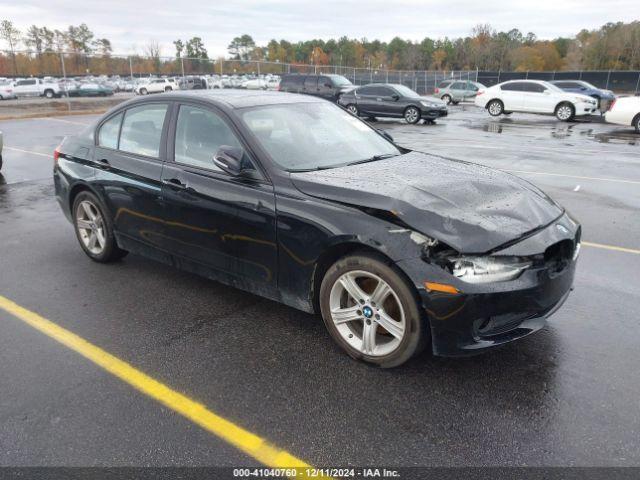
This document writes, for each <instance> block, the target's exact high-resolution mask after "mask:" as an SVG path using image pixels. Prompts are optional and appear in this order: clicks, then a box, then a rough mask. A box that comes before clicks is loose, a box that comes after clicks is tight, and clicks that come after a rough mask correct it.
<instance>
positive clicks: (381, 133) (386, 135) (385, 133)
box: [376, 128, 394, 143]
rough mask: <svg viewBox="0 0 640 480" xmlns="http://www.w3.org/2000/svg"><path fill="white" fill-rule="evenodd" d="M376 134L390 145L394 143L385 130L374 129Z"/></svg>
mask: <svg viewBox="0 0 640 480" xmlns="http://www.w3.org/2000/svg"><path fill="white" fill-rule="evenodd" d="M376 132H378V133H379V134H380V135H382V136H383V137H384V138H386V139H387V140H389V141H390V142H391V143H394V141H393V137H392V136H391V135H390V134H389V132H387V131H386V130H382V129H380V128H376Z"/></svg>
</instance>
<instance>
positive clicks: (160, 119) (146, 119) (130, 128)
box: [120, 104, 167, 158]
mask: <svg viewBox="0 0 640 480" xmlns="http://www.w3.org/2000/svg"><path fill="white" fill-rule="evenodd" d="M166 113H167V105H166V104H151V105H144V106H141V107H134V108H130V109H129V110H127V111H126V113H125V116H124V121H123V122H122V133H121V134H120V150H122V151H124V152H129V153H134V154H136V155H144V156H147V157H155V158H158V157H159V156H160V139H161V138H162V126H163V125H164V118H165V116H166Z"/></svg>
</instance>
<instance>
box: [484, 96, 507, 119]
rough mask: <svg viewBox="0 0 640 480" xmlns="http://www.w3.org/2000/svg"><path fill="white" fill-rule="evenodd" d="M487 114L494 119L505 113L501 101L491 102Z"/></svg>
mask: <svg viewBox="0 0 640 480" xmlns="http://www.w3.org/2000/svg"><path fill="white" fill-rule="evenodd" d="M487 112H489V115H491V116H492V117H499V116H500V115H502V114H503V113H504V104H503V103H502V101H501V100H491V101H490V102H489V103H487Z"/></svg>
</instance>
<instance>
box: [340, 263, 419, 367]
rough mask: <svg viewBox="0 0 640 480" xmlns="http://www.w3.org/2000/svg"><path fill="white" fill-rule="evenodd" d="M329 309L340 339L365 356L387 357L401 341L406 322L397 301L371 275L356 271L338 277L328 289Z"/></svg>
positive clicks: (392, 294) (386, 288) (387, 288)
mask: <svg viewBox="0 0 640 480" xmlns="http://www.w3.org/2000/svg"><path fill="white" fill-rule="evenodd" d="M329 308H330V312H331V319H332V321H333V323H334V324H335V327H336V330H337V331H338V333H339V335H340V336H341V337H342V339H343V340H344V341H345V342H346V343H348V344H349V345H350V346H351V347H352V348H354V349H356V350H358V351H359V352H361V353H363V354H365V355H368V356H372V357H381V356H385V355H389V354H390V353H392V352H394V351H395V350H396V349H397V348H398V347H399V346H400V343H401V342H402V339H403V338H404V335H405V331H406V326H407V321H406V317H405V312H404V308H403V307H402V303H401V302H400V298H399V297H398V295H397V294H396V292H394V291H393V289H392V288H391V287H390V286H389V284H388V283H387V282H385V281H384V280H383V279H382V278H380V277H379V276H377V275H375V274H373V273H370V272H366V271H364V270H355V271H350V272H347V273H345V274H343V275H342V276H340V277H339V278H338V279H337V280H336V282H335V283H334V284H333V287H332V288H331V293H330V296H329Z"/></svg>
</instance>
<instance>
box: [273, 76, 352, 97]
mask: <svg viewBox="0 0 640 480" xmlns="http://www.w3.org/2000/svg"><path fill="white" fill-rule="evenodd" d="M354 88H355V87H354V85H353V84H352V83H351V82H350V81H349V80H347V79H346V78H345V77H343V76H342V75H330V74H322V75H316V74H313V75H303V74H298V73H296V74H288V75H283V76H282V80H280V87H279V88H278V90H280V91H281V92H290V93H306V94H307V95H313V96H315V97H321V98H324V99H326V100H331V101H333V102H337V101H338V98H340V96H341V95H342V94H343V93H345V92H348V91H350V90H353V89H354Z"/></svg>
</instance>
